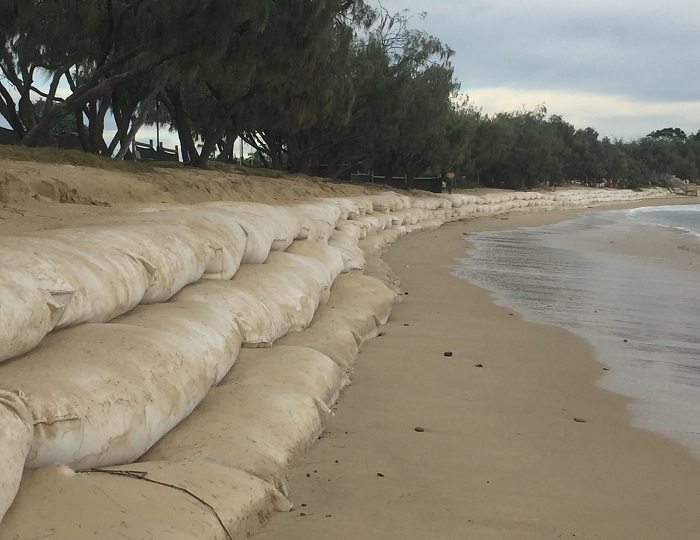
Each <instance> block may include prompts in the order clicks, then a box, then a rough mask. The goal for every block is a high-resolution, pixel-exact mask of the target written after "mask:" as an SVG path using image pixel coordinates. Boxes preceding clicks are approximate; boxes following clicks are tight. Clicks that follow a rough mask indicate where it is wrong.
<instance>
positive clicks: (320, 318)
mask: <svg viewBox="0 0 700 540" xmlns="http://www.w3.org/2000/svg"><path fill="white" fill-rule="evenodd" d="M398 299H399V297H397V296H396V293H395V292H394V291H392V290H391V289H389V288H388V287H387V286H386V285H385V284H384V283H382V282H381V281H379V280H377V279H374V278H372V277H368V276H363V275H359V274H343V275H342V276H340V277H339V278H338V279H337V280H336V282H335V284H334V285H333V289H332V294H331V297H330V300H329V301H328V303H327V304H325V305H323V306H321V307H319V309H318V311H317V312H316V315H315V317H314V320H313V322H312V323H311V325H310V326H309V327H308V328H307V329H306V330H305V331H304V332H301V333H292V334H288V335H286V336H285V337H284V338H282V339H281V340H279V342H278V344H279V345H300V346H307V347H310V348H312V349H315V350H317V351H320V352H322V353H324V354H326V355H327V356H328V357H330V358H331V359H332V360H334V361H335V362H336V363H337V364H338V365H339V366H340V367H341V368H343V369H344V370H346V371H352V367H353V365H354V362H355V358H356V357H357V354H358V352H359V349H360V346H361V345H362V344H363V343H364V342H365V341H367V340H369V339H371V338H373V337H375V336H376V335H377V334H378V333H379V329H380V328H381V326H382V325H384V324H385V323H386V321H387V319H388V318H389V314H390V313H391V310H392V308H393V306H394V303H395V302H396V301H398Z"/></svg>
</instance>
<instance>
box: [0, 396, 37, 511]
mask: <svg viewBox="0 0 700 540" xmlns="http://www.w3.org/2000/svg"><path fill="white" fill-rule="evenodd" d="M0 433H2V441H1V442H0V522H1V521H2V517H3V516H4V515H5V512H6V511H7V509H8V508H9V507H10V505H11V504H12V501H13V500H14V498H15V495H16V493H17V490H18V489H19V485H20V480H21V479H22V470H23V469H24V461H25V459H26V457H27V454H28V453H29V448H30V447H31V444H32V436H33V420H32V414H31V412H30V410H29V408H28V407H27V404H26V402H25V400H24V396H23V395H22V393H21V392H6V391H4V390H0Z"/></svg>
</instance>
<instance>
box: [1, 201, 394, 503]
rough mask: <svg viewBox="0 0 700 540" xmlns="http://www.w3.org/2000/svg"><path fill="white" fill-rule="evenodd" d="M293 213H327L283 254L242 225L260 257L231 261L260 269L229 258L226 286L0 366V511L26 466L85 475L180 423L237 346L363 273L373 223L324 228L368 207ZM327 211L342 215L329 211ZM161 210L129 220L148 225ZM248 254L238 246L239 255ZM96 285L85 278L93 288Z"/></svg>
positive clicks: (300, 323) (293, 326)
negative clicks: (232, 266)
mask: <svg viewBox="0 0 700 540" xmlns="http://www.w3.org/2000/svg"><path fill="white" fill-rule="evenodd" d="M353 204H354V203H353ZM211 206H212V208H214V207H215V206H218V205H211ZM357 206H359V207H361V208H362V206H361V205H357ZM302 207H303V208H306V210H308V209H309V208H312V207H313V208H312V210H314V211H316V210H317V209H318V208H322V209H324V211H325V212H326V219H325V221H324V225H323V227H324V228H325V229H324V230H323V232H322V234H319V235H309V234H308V230H307V234H306V236H307V237H309V238H315V237H318V240H307V241H298V242H295V243H294V244H293V245H292V246H289V247H288V243H289V238H287V239H285V240H283V241H282V240H278V241H279V242H281V244H280V245H279V246H277V247H278V248H280V249H281V248H284V247H287V252H277V251H273V252H272V253H270V251H269V249H268V248H265V247H264V246H265V245H266V244H270V246H269V248H272V247H275V246H274V241H271V237H270V235H268V237H267V239H266V240H263V241H258V240H259V239H260V237H261V236H262V234H257V235H256V234H251V233H250V231H252V230H253V227H252V224H251V225H250V226H246V227H245V231H246V235H247V236H248V238H247V240H248V239H249V238H254V239H255V238H257V240H256V241H255V242H253V245H255V244H257V245H258V247H260V248H261V249H259V251H260V252H261V255H260V258H259V259H257V260H256V259H255V258H254V257H253V256H252V255H249V258H248V259H246V258H244V257H241V261H240V262H243V261H244V260H251V261H252V262H260V259H262V258H263V257H265V259H266V263H265V264H243V265H242V266H240V267H239V265H240V262H237V263H236V266H237V267H236V270H237V272H236V273H235V277H234V279H232V280H230V279H228V280H227V279H226V278H228V277H230V274H229V275H226V276H217V277H218V278H219V279H215V280H206V279H204V280H200V281H198V282H197V283H195V284H193V285H190V286H188V287H185V288H183V289H181V290H180V292H179V293H177V294H176V295H175V296H174V297H173V298H172V299H171V301H169V302H167V303H156V304H149V305H142V306H140V307H138V308H133V309H131V310H130V311H128V313H126V314H125V315H122V316H120V317H118V318H116V319H113V320H112V321H111V322H110V323H84V324H80V325H77V326H73V327H71V328H67V329H64V330H62V331H60V332H56V333H52V334H50V335H49V336H48V338H46V339H45V340H43V342H42V343H41V345H40V346H39V347H37V348H35V349H33V350H32V351H30V352H28V353H26V354H24V355H23V356H20V357H16V358H15V359H13V360H12V361H9V362H6V363H5V364H4V365H3V366H0V378H1V380H2V389H8V391H4V392H3V400H2V402H1V403H0V405H1V407H0V423H2V424H3V426H6V429H5V430H4V431H5V432H6V437H5V438H4V441H3V442H4V443H5V445H4V446H6V447H7V448H3V452H0V454H1V455H2V456H3V457H2V458H0V467H1V468H2V472H3V474H2V485H1V486H0V487H1V488H2V497H1V499H2V500H1V501H0V511H4V509H5V508H6V507H7V506H8V505H9V503H10V502H11V500H12V496H13V495H14V492H15V491H16V488H17V485H18V483H19V481H20V478H21V474H22V469H23V467H24V466H25V465H26V466H27V467H30V468H34V467H40V466H44V465H48V464H64V465H70V466H73V467H76V468H87V467H94V466H105V465H113V464H118V463H124V462H129V461H132V460H133V459H135V458H136V457H137V456H138V455H140V454H142V453H143V452H144V451H145V450H146V449H148V448H149V447H150V446H151V445H152V444H153V442H155V440H157V439H158V438H159V437H161V436H162V435H163V434H164V433H166V432H167V431H168V430H170V429H171V428H172V427H173V426H174V425H176V424H177V423H178V422H179V421H180V420H182V418H184V417H185V416H187V414H189V413H190V411H191V410H192V409H193V408H194V406H196V405H197V404H198V403H199V402H200V401H201V399H202V398H203V397H204V395H206V393H207V392H208V390H209V389H210V388H211V386H212V384H215V383H216V382H217V381H218V380H220V379H221V377H222V376H223V375H224V374H225V373H227V372H228V370H229V369H230V367H231V365H232V363H233V361H234V360H235V357H236V354H237V351H238V349H239V348H240V346H241V343H244V344H246V345H249V346H260V345H262V346H265V345H270V344H271V343H273V342H274V341H275V340H276V339H278V338H279V337H281V336H283V335H285V334H287V333H288V332H289V331H290V330H300V329H302V328H304V327H305V326H306V325H308V323H309V321H310V320H311V318H312V317H313V314H314V311H315V310H316V308H317V306H318V304H319V303H321V302H323V301H324V300H325V299H326V298H327V294H328V290H329V287H330V285H331V284H332V283H333V280H334V279H335V278H336V276H337V275H338V274H339V273H340V272H342V271H348V270H350V269H361V268H362V267H363V266H364V254H363V253H362V251H361V250H360V249H359V248H358V245H357V242H358V238H359V237H360V236H366V233H367V231H368V230H372V227H371V226H364V225H358V224H355V226H354V227H350V228H348V229H347V230H345V231H344V230H333V229H332V226H333V222H334V220H336V219H338V220H342V219H345V218H346V217H356V218H361V217H362V215H363V214H364V213H365V212H366V211H367V208H368V206H365V207H364V208H363V210H362V211H356V212H355V214H354V215H352V213H351V212H350V211H347V212H344V211H340V212H337V213H336V212H333V211H332V208H331V210H330V211H329V207H328V205H326V206H325V207H324V206H323V205H320V204H316V205H312V204H305V205H299V208H302ZM299 208H297V210H299ZM336 208H341V209H343V208H344V207H343V205H342V204H340V203H337V204H336ZM182 210H183V211H184V209H182ZM201 210H202V209H201V208H199V207H198V208H197V209H196V211H197V212H198V211H201ZM239 210H240V209H239ZM213 213H214V214H216V212H213ZM161 214H163V212H161V213H157V212H152V211H148V212H142V213H139V216H140V219H141V218H143V219H144V221H149V220H155V217H156V216H157V215H161ZM317 215H318V212H317ZM161 217H162V216H161ZM199 217H201V216H195V217H192V216H188V218H187V219H188V220H194V219H198V218H199ZM156 221H157V220H156ZM164 223H165V224H166V225H169V226H170V225H174V224H173V223H171V222H169V221H167V220H165V222H164ZM390 223H391V222H390V221H387V222H386V223H385V224H384V225H383V226H388V225H390ZM162 224H163V223H161V222H158V226H160V225H162ZM95 230H96V231H98V232H99V231H100V229H95ZM234 230H235V228H234ZM70 232H71V233H75V232H76V231H75V230H71V231H70ZM107 240H108V239H107V238H105V245H109V242H108V241H107ZM267 240H269V242H268V241H267ZM324 240H327V243H325V242H324ZM250 246H251V242H248V243H247V244H246V249H247V250H250V249H251V248H250ZM171 251H172V253H173V254H175V253H176V251H177V250H175V249H172V250H171ZM263 251H264V253H262V252H263ZM244 253H245V252H244ZM196 258H197V257H191V258H190V259H191V260H195V259H196ZM175 260H176V258H175V257H173V261H175ZM79 262H80V261H79ZM115 266H116V265H115ZM200 270H201V268H200ZM107 274H108V273H107V272H105V275H107ZM203 277H204V278H206V277H207V276H206V275H204V276H203ZM126 279H127V280H128V278H126ZM97 283H98V280H94V281H93V282H92V284H95V286H96V288H98V287H97V285H96V284H97ZM171 292H172V291H169V292H168V295H169V296H170V295H171V294H170V293H171ZM82 299H83V300H85V302H84V303H83V304H87V303H89V302H88V301H89V299H90V294H89V291H88V292H86V291H83V294H82ZM162 299H164V298H161V300H162ZM81 305H82V304H80V303H77V305H76V306H75V308H74V311H76V310H77V309H78V308H80V306H81ZM93 305H94V304H93ZM74 322H77V321H74Z"/></svg>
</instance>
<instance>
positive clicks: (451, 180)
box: [442, 171, 455, 194]
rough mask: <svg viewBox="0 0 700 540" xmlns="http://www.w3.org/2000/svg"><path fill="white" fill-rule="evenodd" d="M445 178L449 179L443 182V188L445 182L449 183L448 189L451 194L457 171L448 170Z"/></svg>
mask: <svg viewBox="0 0 700 540" xmlns="http://www.w3.org/2000/svg"><path fill="white" fill-rule="evenodd" d="M445 178H446V179H447V182H443V183H442V184H443V188H444V187H445V183H447V190H448V192H449V193H450V194H452V190H453V189H454V185H455V173H453V172H452V171H447V174H446V175H445Z"/></svg>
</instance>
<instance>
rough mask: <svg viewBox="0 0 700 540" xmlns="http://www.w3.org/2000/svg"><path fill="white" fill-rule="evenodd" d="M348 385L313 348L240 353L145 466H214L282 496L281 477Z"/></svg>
mask: <svg viewBox="0 0 700 540" xmlns="http://www.w3.org/2000/svg"><path fill="white" fill-rule="evenodd" d="M302 335H303V333H302ZM347 384H349V380H348V378H347V376H346V375H345V373H344V372H343V371H342V370H341V369H340V368H339V367H338V366H337V365H336V364H335V363H334V362H333V361H332V360H331V359H330V358H328V357H327V356H326V355H324V354H322V353H320V352H318V351H315V350H313V349H309V348H306V347H290V346H275V347H273V348H271V349H247V350H244V351H243V352H242V353H241V356H240V358H239V361H238V363H237V364H236V367H235V368H234V369H233V370H232V371H231V372H230V373H229V375H227V376H226V377H225V378H224V379H223V380H222V381H221V383H220V385H219V386H218V387H217V388H214V389H213V390H212V391H211V392H210V393H209V395H208V396H207V397H206V398H205V399H204V401H203V402H202V403H201V405H200V406H199V407H197V409H196V410H195V411H194V412H193V413H192V414H191V415H190V416H189V417H188V418H187V420H185V421H184V422H182V423H181V424H180V425H179V426H178V427H177V428H175V429H174V430H172V431H171V432H170V433H168V434H167V435H166V436H165V437H163V439H162V440H160V441H159V442H158V444H156V445H155V446H154V447H153V448H152V449H151V450H150V451H149V452H148V453H147V454H146V455H145V456H144V457H143V458H142V460H144V461H181V460H186V461H193V460H195V461H206V462H208V463H216V464H218V465H221V466H224V467H226V468H234V469H240V470H243V471H246V472H248V473H250V474H253V475H255V476H257V477H258V478H261V479H263V480H265V481H267V482H270V483H271V484H273V485H275V486H277V487H278V488H279V489H281V490H283V491H284V490H285V478H286V471H287V470H288V468H289V466H290V465H291V464H292V463H293V462H294V461H295V460H296V459H297V458H299V457H300V456H301V455H303V454H304V453H305V452H306V451H307V450H308V449H309V448H310V447H311V445H312V444H313V443H314V441H315V440H316V439H317V438H318V436H319V435H320V434H321V433H322V431H323V426H324V425H325V422H326V420H327V417H328V415H329V414H330V409H329V407H330V405H332V404H333V403H334V402H335V400H336V399H337V398H338V395H339V393H340V391H341V390H342V388H343V387H345V386H346V385H347Z"/></svg>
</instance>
